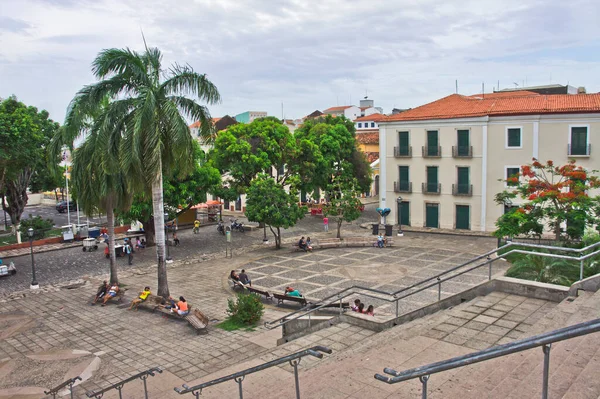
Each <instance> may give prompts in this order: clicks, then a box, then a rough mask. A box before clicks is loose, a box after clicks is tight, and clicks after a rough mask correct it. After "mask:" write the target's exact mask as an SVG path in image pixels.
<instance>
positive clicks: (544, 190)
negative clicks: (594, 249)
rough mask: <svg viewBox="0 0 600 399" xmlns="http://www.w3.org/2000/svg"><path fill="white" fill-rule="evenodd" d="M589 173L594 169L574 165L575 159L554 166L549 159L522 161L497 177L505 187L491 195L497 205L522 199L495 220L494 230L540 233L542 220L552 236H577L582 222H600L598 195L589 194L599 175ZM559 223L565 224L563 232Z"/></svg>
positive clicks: (498, 232)
mask: <svg viewBox="0 0 600 399" xmlns="http://www.w3.org/2000/svg"><path fill="white" fill-rule="evenodd" d="M593 173H597V171H588V170H586V169H584V168H583V167H581V166H577V165H576V163H575V160H571V161H569V163H567V164H566V165H562V166H554V163H553V162H552V161H548V162H546V163H545V164H542V163H540V162H539V161H538V160H536V159H533V162H532V163H531V164H528V165H523V166H522V167H521V171H520V173H518V174H517V175H515V176H508V178H507V179H505V180H501V181H503V182H505V183H506V185H507V186H508V187H509V188H508V189H507V190H504V191H503V192H500V193H498V194H496V196H495V201H496V203H498V204H500V205H505V204H508V203H512V200H513V199H515V198H520V200H521V201H523V203H522V204H521V205H520V206H519V207H518V209H516V210H514V212H511V213H507V214H505V215H503V216H502V217H500V218H499V219H498V220H497V221H496V226H497V228H498V229H497V230H496V232H495V233H494V234H495V235H496V236H497V237H504V236H506V235H510V236H513V235H519V234H522V235H536V236H540V235H541V234H542V232H543V227H544V225H543V223H544V222H545V223H546V225H547V227H548V228H549V229H550V230H551V231H553V232H554V235H555V238H556V240H560V239H567V240H573V239H579V238H581V237H582V236H583V233H584V230H585V227H586V226H595V225H598V224H599V223H600V218H599V216H600V215H599V214H598V209H599V208H600V196H596V197H592V196H590V195H589V192H590V191H591V190H593V189H595V188H598V187H600V179H598V177H597V176H595V175H594V174H593ZM563 223H566V226H567V228H566V231H565V232H566V234H564V235H563V234H562V233H563V231H562V227H561V225H562V224H563Z"/></svg>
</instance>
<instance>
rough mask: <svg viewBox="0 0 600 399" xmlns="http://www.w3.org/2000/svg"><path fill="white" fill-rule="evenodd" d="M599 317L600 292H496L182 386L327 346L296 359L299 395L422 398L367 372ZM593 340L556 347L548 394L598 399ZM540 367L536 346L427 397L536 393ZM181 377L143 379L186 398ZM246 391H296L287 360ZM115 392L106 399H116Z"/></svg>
mask: <svg viewBox="0 0 600 399" xmlns="http://www.w3.org/2000/svg"><path fill="white" fill-rule="evenodd" d="M598 317H600V292H598V293H596V294H591V293H585V292H584V293H582V295H581V296H580V297H578V298H576V299H575V300H573V301H570V300H565V301H563V302H561V303H560V304H556V303H552V302H547V301H542V300H538V299H530V298H525V297H519V296H516V295H509V294H503V293H497V292H494V293H491V294H489V295H488V296H485V297H479V298H475V299H474V300H472V301H469V302H465V303H463V304H461V305H459V306H456V307H454V308H452V309H448V310H445V311H442V312H438V313H436V314H432V315H429V316H426V317H424V318H421V319H418V320H414V321H412V322H410V323H407V324H405V325H401V326H398V327H395V328H392V329H389V330H386V331H384V332H381V333H376V334H374V333H373V332H372V331H368V330H362V329H360V328H358V327H356V326H350V325H348V324H345V323H342V324H339V325H336V326H333V327H331V328H328V329H325V330H321V331H317V332H315V333H313V334H310V335H308V336H306V337H303V338H300V339H298V340H296V341H292V342H290V343H287V344H284V345H282V346H279V347H276V348H274V349H273V350H270V351H268V352H266V353H263V354H262V355H260V356H259V357H257V358H255V359H252V360H249V361H245V362H243V363H240V364H236V365H233V366H230V367H228V368H227V369H224V370H220V371H218V372H216V373H214V374H213V375H209V376H206V377H204V378H202V379H201V380H198V381H186V383H188V385H194V384H197V383H200V382H206V381H209V380H210V379H213V378H218V377H222V376H224V375H227V374H229V373H233V372H236V371H240V370H243V369H245V368H248V367H252V366H255V365H258V364H261V363H263V362H265V361H268V360H272V359H274V358H277V357H280V356H285V355H287V354H289V353H293V352H296V351H298V350H301V349H304V348H305V347H308V346H312V345H315V344H324V345H326V346H329V347H331V348H332V349H334V354H333V355H331V356H329V357H326V358H325V359H323V360H316V359H315V360H313V359H309V358H305V359H303V360H302V362H301V364H300V369H301V372H300V388H301V395H302V398H303V399H306V398H312V399H318V398H323V399H325V398H326V399H338V398H339V399H358V398H361V399H364V398H365V397H368V398H369V399H377V398H420V397H421V384H420V382H419V381H418V380H413V381H407V382H403V383H398V384H394V385H388V384H386V383H383V382H380V381H377V380H375V379H374V378H373V375H374V374H375V373H382V372H383V368H384V367H392V368H394V369H396V370H397V371H402V370H405V369H408V368H412V367H417V366H423V365H426V364H429V363H432V362H436V361H440V360H444V359H448V358H451V357H454V356H459V355H463V354H467V353H472V352H474V351H476V350H477V349H483V348H485V347H490V346H493V345H496V344H502V343H505V342H509V341H512V340H515V339H519V338H524V337H527V336H532V335H535V334H539V333H542V332H546V331H551V330H554V329H557V328H561V327H565V326H568V325H572V324H576V323H579V322H583V321H587V320H590V319H594V318H598ZM599 338H600V337H599V336H598V334H592V335H588V336H583V337H579V338H575V339H572V340H568V341H563V342H559V343H556V344H554V345H553V347H552V351H551V355H550V387H549V391H550V394H549V397H550V398H578V399H581V398H598V397H600V378H598V374H599V373H600V339H599ZM542 367H543V354H542V350H541V348H538V349H533V350H530V351H526V352H521V353H517V354H513V355H509V356H505V357H502V358H497V359H494V360H490V361H486V362H482V363H478V364H474V365H471V366H467V367H463V368H459V369H454V370H449V371H446V372H443V373H439V374H435V375H432V376H431V378H430V380H429V390H428V393H429V397H430V398H444V399H452V398H460V399H468V398H525V397H532V398H536V397H541V379H542ZM181 383H183V381H181V380H180V379H178V378H176V377H174V376H173V375H171V374H170V373H168V372H166V373H164V374H163V375H160V376H157V377H154V378H150V379H148V386H149V390H150V398H158V397H160V398H165V399H171V398H172V399H174V398H186V397H188V398H193V396H192V395H191V394H188V395H178V394H176V393H175V392H174V391H172V388H173V387H174V386H176V385H179V386H180V385H181ZM135 385H137V386H135ZM243 387H244V398H245V399H249V398H250V399H251V398H265V397H295V391H294V376H293V373H292V368H291V367H290V366H281V367H277V368H273V369H270V370H269V371H262V372H259V373H257V374H253V375H249V376H247V377H246V379H245V380H244V383H243ZM134 388H136V389H134ZM140 388H141V384H134V385H132V386H131V387H129V389H127V388H126V389H125V390H124V397H127V398H142V397H143V395H142V393H141V392H142V390H141V389H140ZM237 389H238V387H237V384H236V383H234V382H228V383H225V384H221V385H218V386H215V387H211V388H208V389H206V390H204V391H203V392H202V395H201V397H202V398H205V399H207V398H215V399H216V398H219V399H222V398H237V397H238V391H237ZM136 391H137V392H136ZM114 394H116V392H114ZM114 394H112V395H109V394H107V395H106V396H105V397H106V398H113V397H117V396H116V395H114Z"/></svg>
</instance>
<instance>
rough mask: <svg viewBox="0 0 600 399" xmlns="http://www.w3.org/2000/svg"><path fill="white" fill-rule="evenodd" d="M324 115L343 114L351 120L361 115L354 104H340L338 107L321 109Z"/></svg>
mask: <svg viewBox="0 0 600 399" xmlns="http://www.w3.org/2000/svg"><path fill="white" fill-rule="evenodd" d="M323 113H324V114H326V115H332V116H345V117H346V118H348V119H350V120H351V121H353V120H355V119H356V118H358V117H360V116H361V110H360V108H358V107H357V106H356V105H341V106H339V107H331V108H327V109H326V110H325V111H323Z"/></svg>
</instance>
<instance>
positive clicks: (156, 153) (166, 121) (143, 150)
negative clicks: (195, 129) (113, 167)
mask: <svg viewBox="0 0 600 399" xmlns="http://www.w3.org/2000/svg"><path fill="white" fill-rule="evenodd" d="M92 71H93V73H94V75H95V76H96V77H97V78H98V79H100V81H99V82H97V83H95V84H92V85H89V86H86V87H84V88H83V89H82V90H81V91H80V92H79V96H80V97H81V100H82V101H85V102H86V103H98V102H100V101H101V100H102V99H103V98H105V97H109V98H110V99H111V100H112V102H111V104H110V107H109V108H110V109H109V110H108V111H107V119H108V120H111V121H118V123H117V124H116V125H117V126H123V127H124V128H123V129H118V130H115V132H114V134H113V137H114V138H113V139H112V140H109V147H111V149H112V150H111V151H112V153H113V154H118V156H119V159H120V165H121V168H122V169H123V172H124V173H125V175H126V176H131V177H132V178H134V179H135V180H136V181H141V182H143V183H144V188H145V189H146V191H147V192H150V193H151V195H152V205H153V213H154V230H155V233H156V243H157V245H156V255H157V261H158V294H159V295H161V296H165V297H166V296H168V295H169V287H168V284H167V269H166V264H165V234H164V219H163V215H164V203H163V173H166V174H171V173H172V171H173V170H174V169H177V170H178V171H179V173H180V174H181V175H186V174H188V173H189V172H191V171H192V169H193V162H194V158H193V147H192V140H193V138H192V136H191V134H190V131H189V128H188V123H187V121H186V119H185V117H188V118H189V119H191V120H195V121H200V123H201V134H202V136H204V137H209V136H210V134H211V130H212V124H211V119H210V113H209V111H208V109H207V108H206V107H205V106H202V105H200V104H198V103H196V101H195V100H194V99H192V98H190V97H193V98H197V99H199V100H202V101H205V102H206V103H208V104H214V103H217V102H219V101H220V95H219V92H218V91H217V88H216V87H215V86H214V85H213V84H212V83H211V82H210V81H209V80H208V79H207V78H206V75H201V74H198V73H196V72H195V71H194V70H193V69H192V68H191V67H190V66H187V65H186V66H182V65H178V64H175V65H173V66H171V67H170V68H169V69H167V70H165V69H163V68H162V54H161V52H160V51H159V50H158V49H156V48H147V47H146V49H145V51H144V52H142V53H139V52H136V51H132V50H129V49H108V50H103V51H102V52H100V53H99V54H98V56H97V57H96V59H95V60H94V62H93V63H92ZM188 96H190V97H188ZM117 136H118V137H122V139H120V140H117V139H116V137H117ZM117 141H118V142H119V143H118V148H117V147H116V145H117Z"/></svg>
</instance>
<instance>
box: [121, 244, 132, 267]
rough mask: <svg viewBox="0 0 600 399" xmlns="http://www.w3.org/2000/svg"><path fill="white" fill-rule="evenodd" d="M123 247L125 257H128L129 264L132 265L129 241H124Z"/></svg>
mask: <svg viewBox="0 0 600 399" xmlns="http://www.w3.org/2000/svg"><path fill="white" fill-rule="evenodd" d="M123 249H124V250H125V253H126V254H127V257H128V259H129V264H130V265H133V251H132V250H131V244H130V243H129V241H127V242H126V243H125V247H124V248H123Z"/></svg>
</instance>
